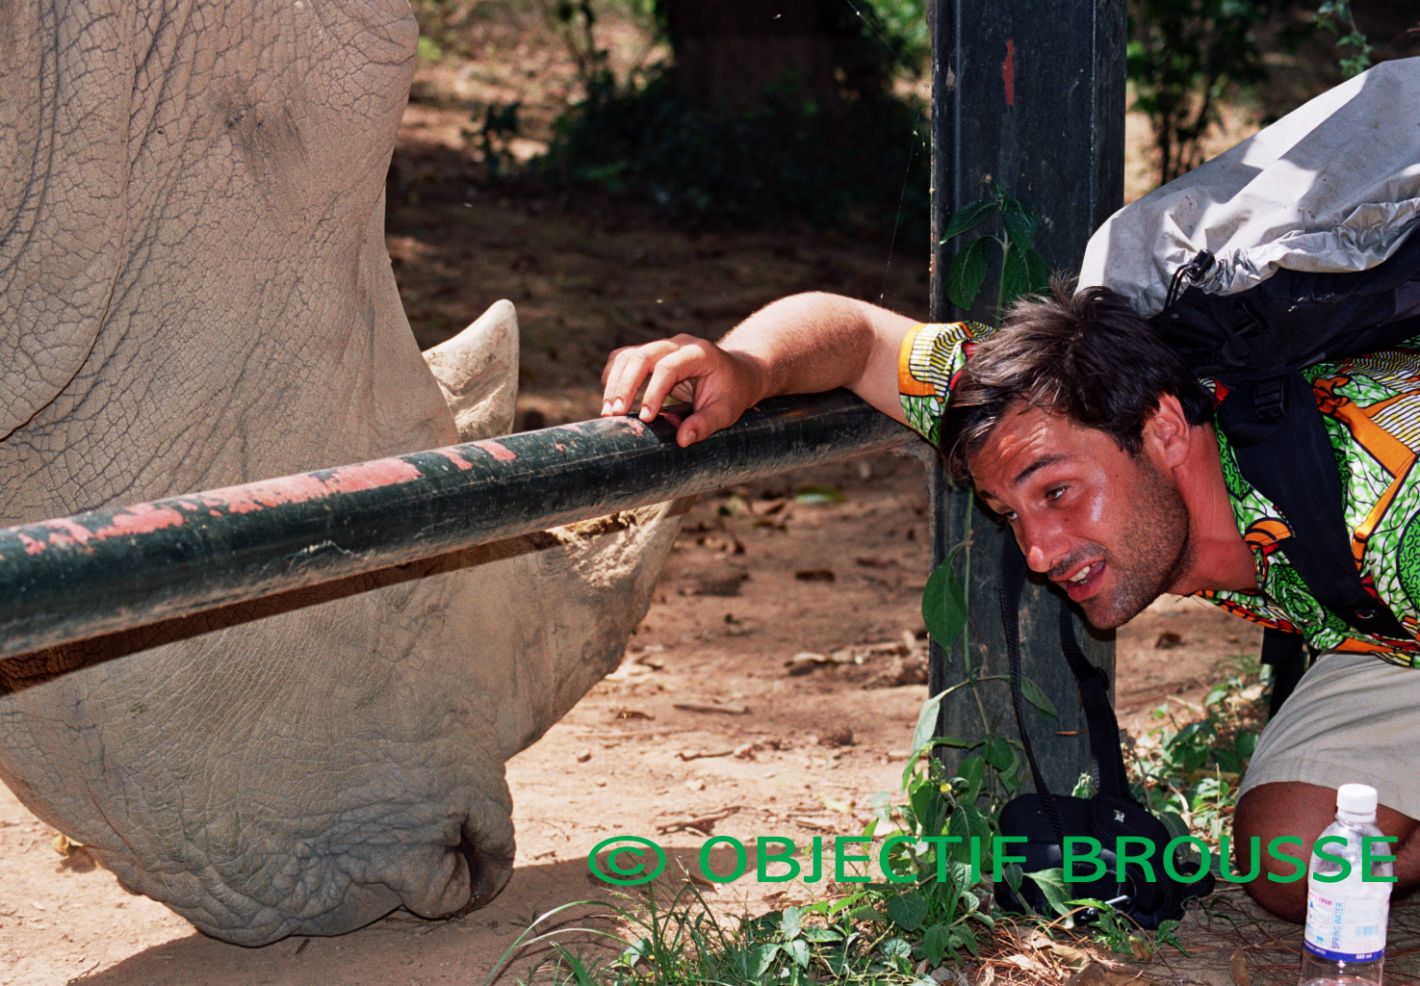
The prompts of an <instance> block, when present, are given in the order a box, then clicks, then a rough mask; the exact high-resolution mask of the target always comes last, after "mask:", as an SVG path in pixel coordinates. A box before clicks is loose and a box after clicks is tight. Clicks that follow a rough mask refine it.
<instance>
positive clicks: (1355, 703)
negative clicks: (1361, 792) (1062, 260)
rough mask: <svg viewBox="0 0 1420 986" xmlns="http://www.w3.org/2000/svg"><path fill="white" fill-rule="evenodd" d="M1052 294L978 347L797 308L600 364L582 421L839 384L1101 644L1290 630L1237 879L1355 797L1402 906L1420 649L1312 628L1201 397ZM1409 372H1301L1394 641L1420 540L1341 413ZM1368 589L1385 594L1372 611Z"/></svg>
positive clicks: (1416, 610) (953, 329) (1129, 331)
mask: <svg viewBox="0 0 1420 986" xmlns="http://www.w3.org/2000/svg"><path fill="white" fill-rule="evenodd" d="M1052 295H1053V296H1052V297H1049V298H1037V299H1032V300H1027V301H1023V302H1020V303H1018V304H1017V305H1016V306H1014V308H1013V309H1012V310H1011V311H1010V313H1009V314H1008V316H1007V318H1006V320H1005V323H1004V325H1003V326H1002V328H1001V329H1000V330H999V331H997V332H995V333H989V332H988V330H986V329H984V328H983V327H981V326H976V325H972V324H970V323H953V324H946V325H923V324H921V323H918V322H915V321H913V320H912V319H910V318H907V317H905V316H902V315H898V314H895V313H893V312H890V311H887V310H885V309H883V308H879V307H877V306H874V305H871V304H868V303H866V302H861V301H855V300H852V299H849V298H843V297H839V296H836V295H831V294H822V293H814V294H803V295H794V296H792V297H789V298H785V299H782V300H780V301H776V302H774V303H773V304H771V305H769V306H767V307H765V308H764V309H762V310H760V311H759V312H757V313H756V314H754V315H753V316H751V317H750V318H748V319H746V320H745V321H744V322H742V323H741V324H740V325H739V326H737V327H736V328H735V329H734V330H732V331H731V332H730V333H729V334H728V335H726V336H725V338H724V339H722V340H721V341H720V342H719V343H718V344H716V343H711V342H707V341H706V340H703V339H698V338H695V337H693V336H688V335H679V336H675V337H674V338H671V339H662V340H658V341H656V342H651V343H647V344H645V345H642V346H631V347H626V348H623V349H618V350H616V351H615V352H614V353H612V354H611V356H610V357H609V359H608V361H607V365H606V369H605V370H604V372H603V385H604V399H605V402H606V403H605V404H604V406H603V408H602V413H603V414H604V415H616V414H623V413H631V412H633V410H634V411H635V413H637V414H639V416H640V417H641V418H642V419H643V420H648V421H649V420H650V419H652V418H653V417H655V416H656V415H657V414H658V413H660V410H661V407H662V405H663V403H664V402H665V401H666V399H667V398H668V397H672V398H676V399H679V400H682V401H685V402H686V403H688V404H689V405H690V413H689V414H688V415H687V416H686V417H685V418H684V420H683V421H682V422H681V423H680V425H679V427H678V428H677V431H676V441H677V442H678V443H679V444H680V445H682V446H684V445H689V444H691V443H692V442H696V441H699V440H701V439H703V438H705V437H706V436H707V435H710V434H711V433H713V432H715V431H718V430H719V429H721V428H725V427H727V426H729V425H731V424H733V423H734V422H735V421H737V420H738V419H739V417H740V415H741V414H743V413H744V411H745V410H746V409H747V408H749V407H750V406H752V405H753V404H755V403H757V402H758V401H761V400H763V399H764V398H766V397H772V396H775V395H780V394H803V393H813V392H818V391H824V390H831V389H834V388H836V387H848V388H849V389H851V390H852V391H853V392H854V393H856V394H857V395H858V396H859V397H861V398H862V399H863V400H865V401H867V402H868V403H869V404H871V405H872V406H873V407H875V408H877V409H878V410H880V411H882V412H883V413H885V414H887V415H889V416H891V417H893V418H895V419H896V420H898V421H901V422H903V423H905V424H907V425H909V426H910V427H912V428H913V429H914V430H916V431H917V432H919V433H920V434H922V435H923V436H924V437H926V438H927V439H928V440H929V441H931V442H932V443H933V444H935V445H936V446H937V447H938V448H939V449H941V450H942V453H943V455H944V457H945V459H946V461H947V463H948V466H949V468H950V469H951V471H952V472H953V473H954V475H955V476H956V477H957V478H958V479H959V480H960V481H963V482H968V483H971V484H973V485H974V486H975V489H976V494H977V496H978V497H979V498H980V499H981V500H982V502H984V503H985V504H986V506H987V507H988V508H990V509H991V510H993V511H995V512H996V513H997V514H998V515H999V516H1000V517H1001V518H1002V520H1003V521H1004V522H1005V523H1007V524H1008V525H1009V526H1010V528H1011V530H1012V532H1013V533H1014V534H1015V537H1016V541H1017V542H1018V543H1019V544H1020V547H1021V551H1022V552H1023V553H1024V555H1025V558H1026V561H1027V563H1028V564H1029V565H1030V567H1031V568H1032V569H1033V570H1034V571H1036V572H1038V573H1040V574H1041V575H1043V576H1046V577H1048V578H1049V579H1051V580H1052V581H1054V582H1056V583H1058V584H1059V585H1060V586H1061V588H1062V589H1063V590H1064V591H1065V592H1066V593H1067V594H1068V595H1069V596H1070V598H1071V599H1072V600H1073V601H1074V602H1075V603H1076V605H1078V606H1079V607H1080V609H1081V610H1082V611H1083V613H1084V615H1085V617H1086V619H1087V620H1088V621H1089V622H1090V623H1091V624H1092V625H1093V626H1095V627H1098V628H1101V629H1107V628H1111V627H1117V626H1119V625H1120V624H1122V623H1124V622H1126V621H1127V620H1129V619H1130V618H1131V617H1133V616H1134V615H1135V614H1137V613H1138V612H1140V611H1141V610H1142V609H1144V608H1145V607H1146V606H1148V605H1149V603H1151V602H1152V601H1153V600H1154V599H1156V598H1157V597H1158V596H1159V595H1161V594H1162V593H1164V592H1171V593H1176V594H1179V595H1198V596H1200V597H1201V598H1204V599H1206V600H1208V601H1210V602H1214V603H1216V604H1218V605H1221V606H1224V607H1225V608H1227V609H1228V610H1230V611H1231V612H1233V613H1235V614H1237V615H1240V616H1243V617H1245V618H1248V619H1252V620H1255V621H1257V622H1261V623H1263V624H1265V625H1268V626H1279V627H1283V628H1287V629H1295V630H1297V631H1299V632H1301V633H1302V634H1303V635H1304V636H1305V637H1306V638H1307V641H1308V643H1310V644H1311V645H1312V646H1313V647H1316V648H1318V649H1320V650H1323V651H1325V653H1324V654H1323V655H1322V657H1321V658H1319V659H1318V661H1317V662H1316V664H1315V665H1314V666H1313V668H1312V669H1311V670H1310V671H1309V672H1308V673H1307V674H1306V675H1305V676H1304V677H1303V679H1302V681H1301V683H1300V684H1299V685H1298V687H1297V690H1296V691H1295V692H1294V693H1293V694H1292V696H1291V697H1290V698H1288V700H1287V702H1286V703H1285V704H1284V705H1283V707H1282V709H1281V710H1280V712H1279V713H1278V715H1277V716H1276V717H1275V718H1274V719H1273V720H1272V721H1271V722H1270V723H1269V724H1268V725H1267V728H1266V729H1265V730H1264V732H1263V734H1262V737H1261V740H1260V741H1259V743H1258V747H1257V750H1256V752H1255V754H1254V756H1253V759H1252V763H1251V765H1250V767H1249V769H1248V772H1247V776H1246V777H1245V778H1244V781H1243V785H1242V794H1241V798H1240V800H1239V802H1238V808H1237V814H1236V817H1235V820H1234V845H1235V846H1236V847H1237V853H1238V856H1239V859H1238V861H1237V866H1238V869H1237V872H1239V873H1248V872H1250V869H1251V867H1252V865H1254V859H1253V855H1252V852H1251V849H1252V846H1253V845H1254V841H1253V837H1254V836H1256V837H1257V841H1256V843H1255V844H1256V845H1257V846H1260V847H1263V848H1265V847H1266V846H1267V845H1268V844H1269V842H1270V841H1271V840H1272V839H1273V838H1275V837H1278V836H1283V835H1286V836H1299V837H1300V838H1301V839H1302V840H1303V842H1304V850H1303V853H1304V855H1303V858H1306V856H1307V855H1309V854H1310V848H1311V842H1312V840H1314V839H1315V838H1316V837H1317V836H1318V835H1319V834H1320V833H1321V831H1322V829H1324V828H1325V827H1326V826H1327V824H1328V823H1330V822H1331V820H1332V818H1333V816H1334V814H1335V789H1336V788H1337V787H1338V786H1339V785H1341V784H1343V783H1347V782H1361V783H1367V784H1370V785H1372V786H1373V787H1375V788H1376V789H1377V790H1378V791H1379V792H1380V800H1381V807H1380V810H1379V813H1378V818H1377V822H1378V824H1379V825H1380V827H1381V828H1382V830H1384V832H1385V833H1386V834H1387V835H1393V836H1397V837H1399V843H1398V845H1397V847H1396V848H1395V850H1394V851H1395V853H1396V856H1397V860H1396V864H1395V873H1396V876H1397V878H1398V883H1397V885H1396V887H1395V890H1396V891H1397V892H1405V891H1406V890H1408V889H1412V888H1414V887H1415V886H1416V885H1417V884H1420V838H1412V834H1413V833H1414V831H1415V827H1416V819H1417V818H1420V779H1417V775H1416V773H1415V771H1414V763H1413V756H1412V754H1411V738H1412V737H1413V736H1415V735H1417V733H1420V670H1411V661H1412V658H1413V657H1416V656H1417V654H1420V642H1417V640H1415V639H1405V640H1398V639H1391V638H1381V637H1373V636H1362V635H1360V634H1359V633H1358V632H1357V631H1354V630H1352V629H1351V628H1349V627H1348V626H1346V625H1345V624H1344V623H1342V622H1341V621H1339V620H1337V619H1335V618H1334V617H1329V616H1328V613H1327V611H1326V610H1325V609H1324V608H1323V607H1322V606H1321V605H1320V604H1318V603H1317V601H1316V600H1315V599H1314V598H1313V597H1312V595H1311V594H1310V593H1309V592H1308V591H1307V589H1306V586H1305V584H1304V583H1303V582H1302V580H1301V579H1300V577H1298V576H1297V575H1296V573H1295V570H1293V569H1292V568H1291V567H1290V566H1289V565H1288V564H1287V563H1286V561H1285V559H1284V558H1283V556H1281V555H1278V554H1275V553H1274V552H1273V550H1272V549H1273V548H1275V546H1276V539H1275V537H1272V536H1271V534H1270V533H1269V532H1273V531H1275V529H1276V525H1277V524H1279V523H1280V521H1277V520H1276V517H1277V511H1276V509H1275V508H1272V507H1271V505H1270V504H1269V503H1268V502H1267V501H1266V499H1265V498H1263V497H1262V496H1261V495H1260V494H1259V493H1258V492H1257V491H1256V490H1255V489H1253V488H1252V487H1251V486H1250V485H1249V484H1248V483H1247V482H1246V480H1244V479H1243V478H1242V476H1241V474H1240V472H1239V470H1238V468H1237V464H1236V460H1235V458H1234V456H1233V453H1232V450H1231V449H1230V448H1229V447H1228V445H1227V443H1226V440H1225V439H1223V438H1222V437H1221V436H1220V434H1219V432H1218V431H1217V430H1216V429H1215V427H1214V424H1213V408H1214V404H1215V400H1214V397H1213V394H1212V393H1211V392H1210V391H1209V390H1208V389H1207V388H1206V387H1205V386H1204V385H1203V384H1201V383H1200V382H1198V381H1197V380H1195V379H1194V378H1193V377H1192V375H1191V374H1190V373H1189V371H1188V369H1187V367H1185V366H1184V364H1183V363H1182V361H1181V360H1180V359H1179V357H1178V356H1177V355H1176V354H1175V353H1174V352H1173V351H1172V350H1170V349H1169V348H1167V347H1166V346H1165V345H1164V344H1163V343H1162V342H1160V341H1159V339H1158V338H1157V336H1156V334H1155V332H1154V330H1153V329H1152V328H1151V327H1150V325H1149V324H1148V322H1146V321H1145V320H1144V319H1142V318H1141V317H1140V316H1138V315H1137V314H1135V313H1134V312H1133V310H1132V309H1131V308H1130V307H1129V305H1128V304H1127V303H1126V302H1125V300H1124V299H1123V298H1122V297H1121V296H1120V295H1118V294H1116V293H1114V292H1112V291H1110V290H1108V289H1106V288H1088V289H1086V290H1084V291H1081V292H1079V293H1078V294H1074V295H1072V294H1071V293H1070V292H1069V291H1068V289H1066V288H1065V287H1064V286H1062V285H1059V284H1057V285H1055V286H1054V288H1053V290H1052ZM1417 371H1420V350H1417V351H1413V352H1412V351H1410V350H1406V351H1404V352H1401V353H1389V354H1385V355H1384V356H1378V357H1374V358H1366V359H1358V360H1350V361H1346V362H1344V363H1332V364H1321V365H1318V366H1316V367H1313V368H1311V369H1310V370H1309V371H1308V372H1307V374H1306V375H1307V377H1308V379H1309V380H1311V382H1312V386H1313V389H1314V392H1315V394H1316V396H1317V401H1318V405H1319V407H1320V408H1321V410H1322V412H1323V414H1325V415H1327V416H1329V418H1330V419H1331V420H1333V421H1335V422H1337V423H1339V424H1340V425H1341V426H1340V427H1329V428H1328V432H1329V434H1330V436H1331V441H1332V444H1333V447H1334V450H1335V452H1336V458H1337V462H1338V469H1339V471H1340V473H1341V481H1342V485H1343V487H1344V488H1345V490H1346V498H1345V502H1346V503H1347V504H1348V518H1347V519H1348V529H1358V538H1359V543H1364V544H1366V546H1367V550H1366V553H1365V555H1364V557H1363V558H1362V559H1361V560H1360V561H1358V565H1364V568H1365V570H1366V571H1367V572H1368V573H1369V574H1370V575H1371V576H1372V577H1373V580H1374V584H1375V585H1376V586H1377V587H1381V588H1382V592H1381V594H1382V599H1383V601H1384V602H1385V603H1386V604H1388V605H1389V606H1390V608H1391V610H1392V612H1393V613H1394V614H1395V615H1396V617H1397V618H1399V619H1400V620H1401V622H1402V624H1403V625H1405V626H1406V627H1407V628H1408V629H1411V630H1412V631H1416V630H1420V523H1417V524H1415V530H1414V532H1411V531H1410V527H1411V522H1412V520H1413V519H1414V518H1415V516H1416V515H1417V514H1420V496H1408V495H1407V496H1400V495H1396V489H1395V487H1394V484H1391V485H1389V486H1388V485H1387V484H1385V483H1379V482H1376V476H1375V472H1376V463H1377V462H1384V461H1385V460H1386V458H1387V457H1388V456H1390V453H1391V452H1393V451H1394V447H1405V446H1404V442H1403V441H1402V440H1401V439H1400V438H1397V437H1396V436H1395V435H1393V434H1391V433H1390V432H1388V431H1387V430H1386V428H1385V427H1383V426H1382V424H1381V423H1380V422H1379V421H1377V420H1373V419H1372V418H1371V417H1370V416H1368V415H1366V414H1364V413H1363V412H1364V411H1365V410H1366V408H1365V407H1358V404H1357V402H1355V401H1353V400H1352V398H1353V397H1356V396H1358V395H1359V394H1362V393H1364V394H1365V395H1366V398H1365V400H1364V401H1362V402H1361V403H1363V404H1365V405H1367V406H1370V405H1372V404H1374V403H1375V402H1376V399H1377V397H1380V398H1382V399H1383V400H1384V402H1385V403H1386V404H1387V405H1388V406H1389V407H1391V408H1392V409H1394V408H1398V407H1400V405H1402V404H1404V405H1409V408H1410V409H1411V413H1410V414H1409V415H1400V416H1399V417H1397V416H1396V415H1393V414H1392V415H1388V416H1387V418H1386V420H1387V421H1394V420H1399V418H1400V417H1414V416H1416V415H1420V372H1417ZM643 387H644V388H645V393H644V396H643V397H642V400H641V402H640V405H639V407H634V405H635V399H636V395H637V394H638V393H639V392H640V391H641V390H642V388H643ZM948 409H949V413H948ZM1402 409H1403V408H1402ZM1390 457H1393V456H1390ZM1412 458H1413V456H1412ZM1389 475H1390V474H1389V473H1387V476H1388V477H1389ZM1360 527H1365V530H1364V532H1361V531H1359V528H1360ZM1407 535H1409V537H1408V538H1407ZM1412 542H1414V543H1412ZM1386 586H1390V587H1397V588H1394V589H1393V591H1392V592H1391V593H1390V594H1389V595H1387V594H1386V593H1385V591H1384V588H1383V587H1386ZM1261 856H1262V859H1261V860H1260V870H1261V875H1260V876H1259V878H1258V879H1254V880H1252V881H1250V882H1249V883H1248V884H1247V888H1248V892H1249V893H1251V894H1252V896H1253V897H1254V898H1255V899H1256V900H1257V901H1258V902H1259V903H1261V904H1262V905H1263V906H1264V907H1266V908H1267V909H1268V910H1270V911H1272V912H1273V913H1275V914H1278V915H1280V916H1282V917H1286V918H1289V919H1291V920H1294V921H1300V920H1302V919H1303V918H1304V916H1305V913H1306V893H1307V887H1306V882H1305V881H1293V882H1286V883H1274V882H1271V881H1268V880H1267V879H1266V878H1265V877H1266V874H1268V873H1269V872H1276V873H1278V874H1279V875H1290V872H1289V870H1288V869H1287V865H1288V864H1286V863H1285V862H1284V861H1283V860H1281V859H1277V858H1273V854H1271V853H1267V852H1265V851H1264V852H1262V853H1261Z"/></svg>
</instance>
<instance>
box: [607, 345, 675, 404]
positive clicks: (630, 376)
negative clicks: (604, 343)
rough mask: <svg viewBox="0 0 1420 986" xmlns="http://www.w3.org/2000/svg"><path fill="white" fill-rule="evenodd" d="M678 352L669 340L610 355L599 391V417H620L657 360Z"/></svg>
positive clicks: (633, 347)
mask: <svg viewBox="0 0 1420 986" xmlns="http://www.w3.org/2000/svg"><path fill="white" fill-rule="evenodd" d="M677 348H678V346H677V344H676V343H675V342H673V341H671V340H670V339H661V340H659V341H657V342H649V343H647V344H646V345H644V346H632V347H630V348H628V349H623V350H619V351H618V352H617V353H615V354H613V358H612V361H611V364H610V365H609V366H608V369H607V373H606V384H605V386H604V387H603V388H602V414H604V415H605V414H622V413H624V412H625V411H626V409H627V408H629V407H630V406H631V401H632V398H634V397H635V396H636V391H638V390H639V389H641V381H642V380H644V379H645V377H646V374H647V373H648V372H649V371H650V369H651V367H653V366H654V365H655V364H656V362H657V361H658V360H660V359H661V358H663V357H664V356H666V355H667V354H669V353H673V352H675V351H676V349H677Z"/></svg>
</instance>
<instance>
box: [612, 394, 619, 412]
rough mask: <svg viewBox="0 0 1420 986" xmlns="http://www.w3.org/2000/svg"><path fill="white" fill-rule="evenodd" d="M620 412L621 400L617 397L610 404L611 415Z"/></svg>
mask: <svg viewBox="0 0 1420 986" xmlns="http://www.w3.org/2000/svg"><path fill="white" fill-rule="evenodd" d="M621 411H622V403H621V398H620V397H618V398H617V399H616V400H614V401H612V402H611V413H612V414H620V413H621Z"/></svg>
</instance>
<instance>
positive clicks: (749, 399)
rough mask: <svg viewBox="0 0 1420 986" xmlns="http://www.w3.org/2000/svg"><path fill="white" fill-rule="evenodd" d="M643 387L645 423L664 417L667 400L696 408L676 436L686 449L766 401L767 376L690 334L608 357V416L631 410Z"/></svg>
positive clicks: (604, 405)
mask: <svg viewBox="0 0 1420 986" xmlns="http://www.w3.org/2000/svg"><path fill="white" fill-rule="evenodd" d="M643 383H644V384H645V386H646V393H645V396H643V397H642V399H641V410H640V412H639V416H640V418H641V420H642V421H650V420H651V419H652V418H654V417H655V416H656V415H658V414H660V413H661V407H662V406H663V405H664V404H665V401H666V398H667V397H671V398H675V399H676V400H680V401H684V402H685V403H687V404H689V405H690V410H691V413H690V414H689V415H687V416H686V418H685V419H684V420H683V421H681V423H680V427H678V428H677V429H676V434H675V440H676V444H677V445H679V446H681V447H682V448H684V447H685V446H687V445H689V444H690V443H692V442H695V441H699V440H700V439H702V438H704V437H706V436H707V435H710V434H713V433H714V432H717V431H719V430H720V429H721V428H728V427H729V426H730V425H732V424H734V423H735V422H736V421H738V420H739V419H740V415H742V414H744V412H745V411H746V409H748V408H749V407H750V406H751V405H752V404H754V403H755V402H756V401H758V400H760V399H761V397H762V396H763V391H764V373H763V371H762V370H761V369H760V367H759V366H758V365H757V364H756V362H755V361H754V360H753V359H752V358H751V357H749V356H747V355H745V354H744V353H731V352H726V351H725V350H724V349H721V348H720V347H719V346H717V345H715V344H714V343H713V342H709V341H707V340H705V339H700V338H697V337H695V336H691V335H685V334H684V333H682V334H680V335H677V336H674V337H672V338H670V339H658V340H656V341H655V342H648V343H646V344H645V345H643V346H625V347H623V348H621V349H618V350H615V351H614V352H613V353H612V354H611V355H610V356H609V357H607V362H606V367H605V369H603V370H602V415H603V416H606V415H615V414H622V413H625V412H627V411H630V410H631V406H632V404H633V403H634V401H635V398H636V394H637V392H639V391H640V390H641V385H642V384H643Z"/></svg>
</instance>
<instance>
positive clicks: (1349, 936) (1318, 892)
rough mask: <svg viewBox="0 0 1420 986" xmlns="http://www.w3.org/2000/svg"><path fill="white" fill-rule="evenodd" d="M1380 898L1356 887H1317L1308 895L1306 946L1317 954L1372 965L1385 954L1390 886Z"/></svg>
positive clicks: (1313, 886)
mask: <svg viewBox="0 0 1420 986" xmlns="http://www.w3.org/2000/svg"><path fill="white" fill-rule="evenodd" d="M1383 886H1385V888H1386V891H1387V892H1385V893H1383V894H1380V895H1377V894H1376V893H1374V892H1371V893H1357V892H1356V888H1355V887H1346V886H1344V885H1335V886H1331V887H1325V886H1317V885H1316V884H1313V885H1312V887H1311V889H1310V891H1309V892H1308V893H1307V930H1306V947H1307V951H1309V952H1311V953H1312V954H1313V955H1319V956H1321V957H1322V958H1324V959H1333V960H1336V959H1339V960H1341V961H1344V962H1370V961H1373V960H1375V959H1378V958H1380V957H1381V956H1382V955H1384V954H1385V925H1386V916H1387V914H1388V912H1389V910H1390V893H1389V890H1390V885H1389V884H1384V885H1383Z"/></svg>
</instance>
